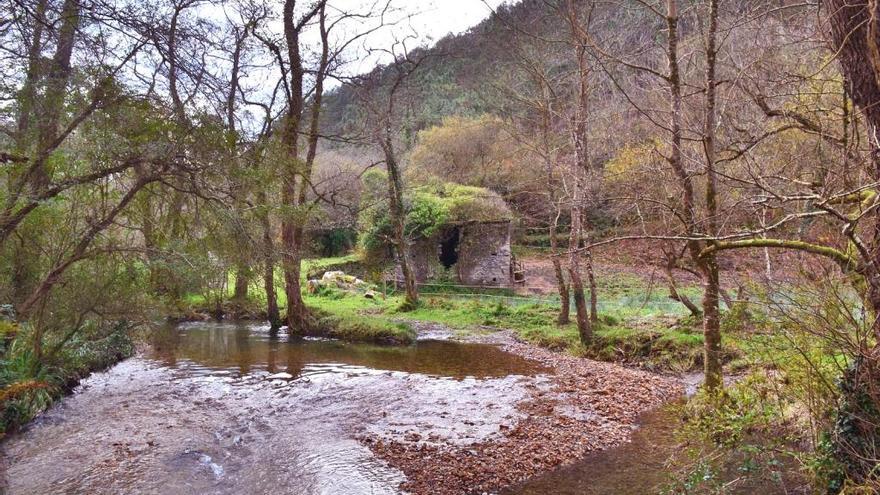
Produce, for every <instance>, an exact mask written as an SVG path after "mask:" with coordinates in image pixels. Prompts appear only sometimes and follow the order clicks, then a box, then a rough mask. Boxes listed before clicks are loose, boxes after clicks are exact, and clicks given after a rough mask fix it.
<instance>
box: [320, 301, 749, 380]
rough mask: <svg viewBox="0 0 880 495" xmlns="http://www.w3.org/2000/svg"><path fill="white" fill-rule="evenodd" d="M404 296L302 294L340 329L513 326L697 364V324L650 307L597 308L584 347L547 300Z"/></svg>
mask: <svg viewBox="0 0 880 495" xmlns="http://www.w3.org/2000/svg"><path fill="white" fill-rule="evenodd" d="M402 302H403V299H402V298H401V297H399V296H389V297H387V298H385V299H381V298H378V299H367V298H365V297H363V296H361V295H358V294H350V293H345V292H342V291H336V290H331V291H325V292H324V293H322V294H316V295H308V296H307V297H306V303H307V304H308V305H309V306H310V307H313V308H316V309H317V310H319V312H320V313H321V314H324V315H334V316H335V317H336V318H337V319H338V320H339V321H340V322H342V324H343V327H342V328H343V330H341V331H342V332H345V331H346V330H344V329H345V328H347V327H348V326H355V327H358V326H363V325H368V326H369V327H372V328H373V329H376V328H381V329H383V332H385V333H391V332H395V331H396V332H402V333H403V334H405V335H407V336H409V337H411V336H412V332H411V331H409V330H408V329H405V325H403V322H407V321H420V322H430V323H438V324H442V325H445V326H447V327H450V328H452V329H454V330H456V331H457V332H458V333H459V334H460V335H462V336H467V335H474V334H480V333H484V332H487V331H493V330H498V329H505V330H511V331H513V332H515V333H516V335H517V336H518V337H519V338H520V339H522V340H524V341H527V342H530V343H533V344H536V345H539V346H542V347H547V348H551V349H554V350H559V351H564V352H569V353H571V354H574V355H578V356H584V357H591V358H594V359H600V360H605V361H616V362H624V363H627V364H632V365H638V366H643V367H646V368H650V369H656V370H669V371H688V370H692V369H697V368H699V367H700V366H701V364H702V348H703V336H702V333H701V331H700V330H699V329H698V328H695V327H694V326H693V325H692V324H691V323H692V322H691V321H689V320H688V319H687V318H681V317H680V316H677V315H668V314H667V315H662V314H658V312H657V311H656V309H655V308H647V309H642V310H638V309H635V310H634V309H633V308H631V307H626V306H623V305H617V307H619V308H620V309H619V310H618V311H614V310H611V311H608V312H605V313H604V314H603V315H602V318H601V321H600V322H599V323H598V324H596V325H595V328H594V338H593V343H592V344H591V345H589V346H584V345H582V344H581V342H580V338H579V335H578V332H577V327H576V326H575V324H573V323H569V324H567V325H562V326H560V325H557V324H556V317H557V313H558V307H557V306H556V305H555V304H553V303H552V302H531V301H530V300H529V299H525V300H524V302H523V300H520V299H519V298H514V297H511V298H506V297H496V296H487V297H485V298H465V297H462V296H461V295H456V294H449V295H443V296H429V297H423V298H422V304H421V305H420V306H419V308H417V309H416V310H414V311H409V312H400V311H399V310H398V308H399V307H400V306H401V304H402ZM610 303H612V304H609V306H610V307H615V304H614V301H610ZM373 331H375V330H373ZM401 341H405V339H401ZM728 352H729V355H730V356H731V357H732V356H734V355H735V354H736V351H735V350H734V349H732V348H731V349H729V350H728Z"/></svg>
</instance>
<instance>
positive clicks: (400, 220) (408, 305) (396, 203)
mask: <svg viewBox="0 0 880 495" xmlns="http://www.w3.org/2000/svg"><path fill="white" fill-rule="evenodd" d="M382 149H383V151H384V152H385V166H386V168H387V169H388V204H389V210H390V212H391V218H392V222H393V223H394V247H395V248H396V249H397V257H398V259H399V260H400V269H401V271H402V272H403V283H404V287H405V289H406V296H405V300H404V303H403V307H402V309H404V310H407V311H409V310H413V309H415V308H416V307H418V305H419V291H418V286H417V285H416V277H415V273H414V272H413V270H412V265H411V264H410V261H409V246H408V244H409V243H408V242H407V239H406V212H405V211H404V209H403V180H402V178H401V176H400V167H399V166H398V163H397V157H396V155H395V154H394V148H393V145H392V143H391V136H387V135H386V136H385V137H384V138H383V143H382Z"/></svg>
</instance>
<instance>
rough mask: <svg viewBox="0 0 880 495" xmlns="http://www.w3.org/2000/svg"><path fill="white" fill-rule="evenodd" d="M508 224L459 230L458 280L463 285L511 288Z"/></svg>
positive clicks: (509, 227) (478, 225)
mask: <svg viewBox="0 0 880 495" xmlns="http://www.w3.org/2000/svg"><path fill="white" fill-rule="evenodd" d="M510 237H511V224H510V222H494V223H475V224H469V225H466V226H464V227H462V230H461V243H460V245H459V255H458V263H457V269H458V277H459V280H460V281H461V283H462V284H464V285H481V286H487V287H510V286H511V285H513V274H512V272H511V265H512V259H511V256H512V255H511V251H510Z"/></svg>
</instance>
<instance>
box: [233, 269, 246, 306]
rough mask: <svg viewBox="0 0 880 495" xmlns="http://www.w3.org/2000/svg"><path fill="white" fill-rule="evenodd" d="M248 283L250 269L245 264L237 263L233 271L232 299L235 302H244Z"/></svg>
mask: <svg viewBox="0 0 880 495" xmlns="http://www.w3.org/2000/svg"><path fill="white" fill-rule="evenodd" d="M249 283H250V267H248V266H247V264H245V263H239V264H238V267H236V269H235V288H234V290H233V295H232V298H233V299H234V300H235V301H236V302H240V303H241V302H245V301H247V298H248V284H249Z"/></svg>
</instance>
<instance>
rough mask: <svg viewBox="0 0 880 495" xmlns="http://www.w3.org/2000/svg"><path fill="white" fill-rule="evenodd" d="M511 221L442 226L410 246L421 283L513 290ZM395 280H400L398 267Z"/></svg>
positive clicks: (472, 222)
mask: <svg viewBox="0 0 880 495" xmlns="http://www.w3.org/2000/svg"><path fill="white" fill-rule="evenodd" d="M512 230H513V227H512V222H511V220H510V219H498V220H473V221H466V222H462V223H455V224H449V225H444V226H443V227H441V228H440V229H438V230H437V232H436V233H435V234H434V235H432V236H430V237H422V238H419V239H415V240H414V241H413V242H412V244H411V245H410V261H411V263H412V266H413V270H414V271H415V274H416V279H417V280H418V281H419V282H422V283H426V282H427V283H430V282H431V281H445V282H452V283H456V284H461V285H472V286H480V287H512V286H513V283H514V275H513V271H514V258H513V253H512V252H511V250H510V242H511V234H512ZM396 272H397V278H398V280H401V279H402V276H401V274H400V267H397V270H396Z"/></svg>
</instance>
